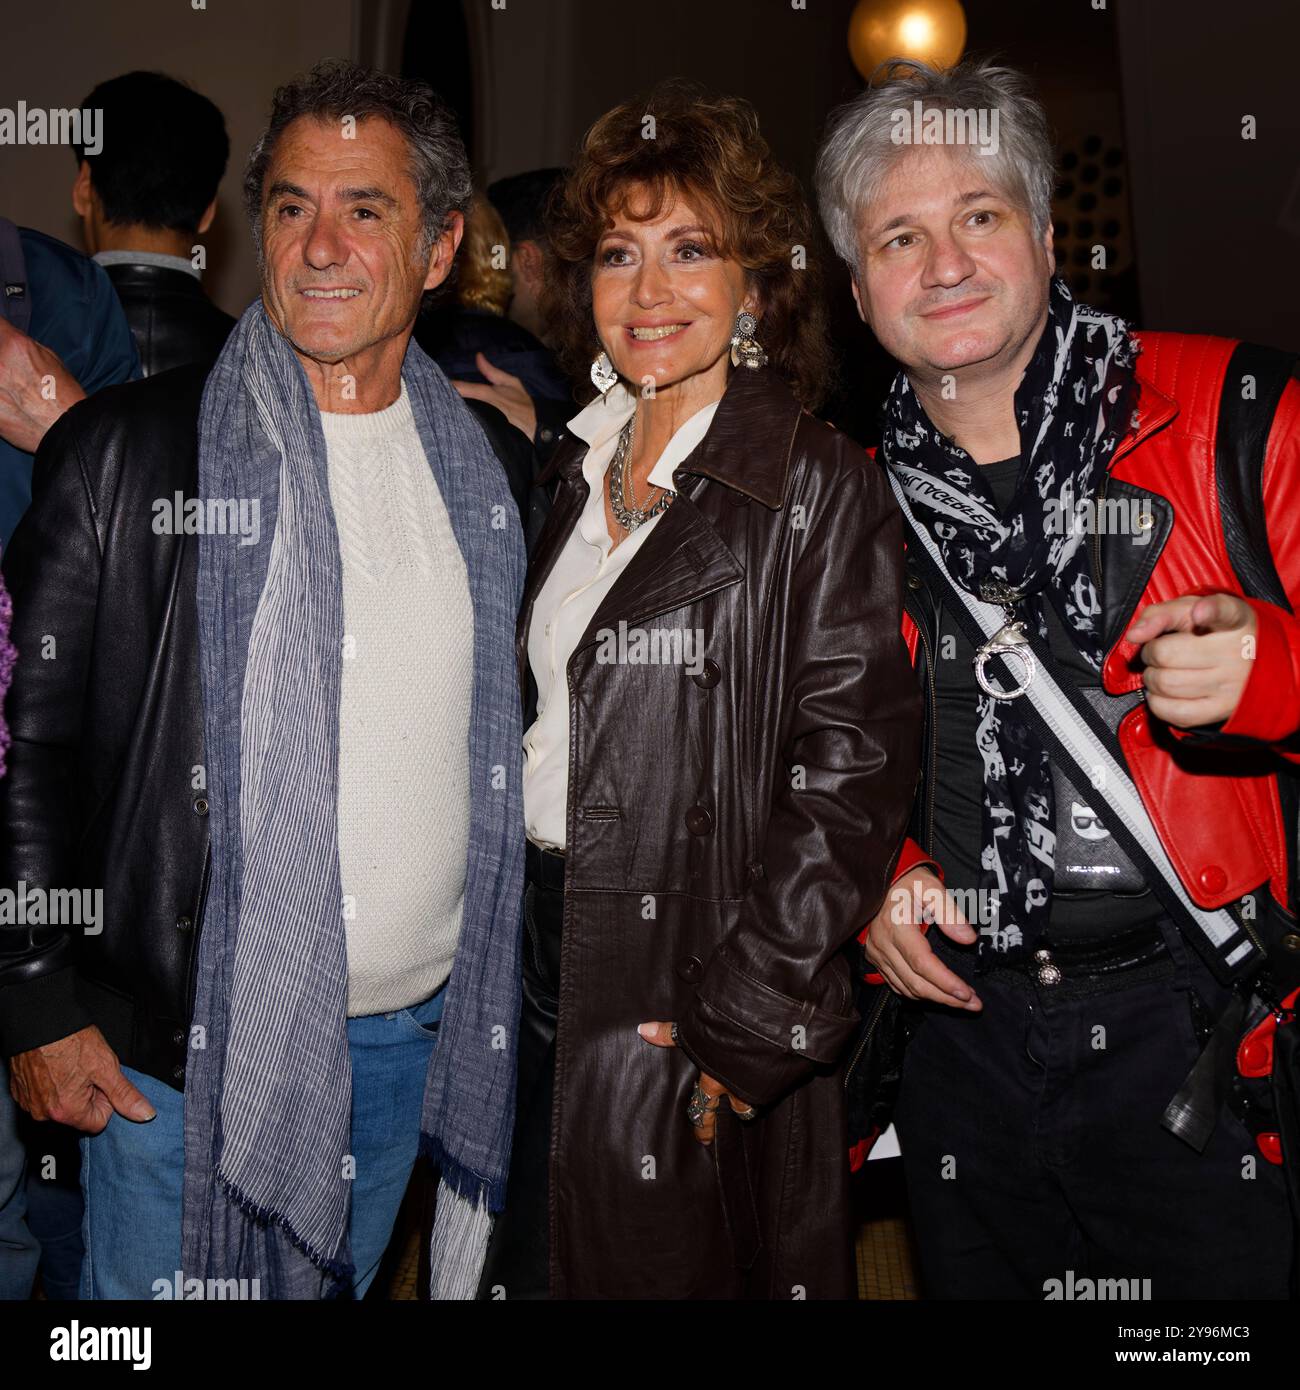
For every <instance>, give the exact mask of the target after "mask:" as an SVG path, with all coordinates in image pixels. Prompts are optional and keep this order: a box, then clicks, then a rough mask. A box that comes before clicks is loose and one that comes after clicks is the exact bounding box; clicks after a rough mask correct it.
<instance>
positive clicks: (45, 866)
mask: <svg viewBox="0 0 1300 1390" xmlns="http://www.w3.org/2000/svg"><path fill="white" fill-rule="evenodd" d="M205 376H206V370H205V369H201V368H181V369H179V370H177V371H174V372H169V373H167V374H165V375H163V376H158V377H152V378H150V379H149V380H147V381H141V382H134V383H131V384H129V385H126V386H119V387H112V388H110V389H108V390H105V391H101V392H99V393H98V394H97V395H95V396H93V397H92V398H90V399H89V400H87V401H85V402H83V403H81V404H79V405H77V406H74V407H73V408H72V409H71V410H70V411H69V412H68V413H67V414H66V415H65V416H64V417H63V418H62V419H61V420H60V421H59V422H58V423H57V424H56V425H55V426H54V427H53V428H52V429H51V430H50V431H49V433H48V434H47V435H46V437H45V439H44V441H43V442H42V444H41V447H40V450H39V451H38V453H37V455H36V464H35V469H34V474H33V500H32V506H31V509H30V510H29V511H28V512H27V514H26V515H25V516H24V518H23V520H22V521H21V522H20V523H19V526H18V529H17V531H15V533H14V536H13V539H12V541H11V542H10V545H9V548H8V550H7V551H6V552H5V557H4V577H5V582H6V584H7V586H8V588H9V592H10V594H11V595H12V598H13V606H14V622H13V628H12V638H13V641H14V644H15V646H16V647H17V648H18V653H19V656H18V664H17V666H16V668H15V672H14V681H13V686H12V688H11V691H10V695H9V702H8V715H9V727H10V731H11V733H12V737H13V744H12V747H11V749H10V752H9V773H8V776H7V777H6V778H4V779H3V780H0V888H8V889H15V888H16V886H17V884H18V883H19V882H20V881H21V882H23V883H25V884H26V885H27V887H28V888H32V887H38V888H45V889H58V888H65V889H66V888H77V889H91V890H94V889H102V891H103V913H102V917H101V919H100V921H99V923H98V924H97V925H98V931H95V932H87V931H85V930H84V929H81V930H79V929H77V928H75V927H74V928H71V929H65V928H51V927H46V926H41V925H35V926H33V925H24V926H17V925H13V924H10V925H0V1055H4V1056H13V1055H14V1054H15V1053H18V1052H23V1051H27V1050H29V1049H31V1048H34V1047H39V1046H41V1045H43V1044H45V1043H48V1042H53V1041H54V1040H56V1039H58V1038H62V1037H66V1036H67V1035H68V1034H69V1033H72V1032H75V1031H76V1030H77V1029H79V1028H83V1027H85V1026H87V1025H88V1024H91V1023H95V1024H98V1025H99V1027H100V1029H101V1030H102V1032H103V1033H104V1036H105V1037H106V1038H107V1040H108V1042H109V1045H110V1046H111V1047H112V1048H113V1050H114V1051H115V1052H116V1053H117V1054H118V1057H119V1059H120V1060H121V1061H122V1062H123V1063H124V1064H126V1065H128V1066H131V1067H134V1068H136V1069H137V1070H139V1071H144V1072H147V1073H148V1074H149V1075H151V1076H154V1077H157V1078H158V1079H159V1080H161V1081H165V1082H167V1083H168V1084H170V1085H172V1086H175V1087H177V1088H178V1089H180V1088H182V1086H183V1081H184V1076H185V1059H186V1046H185V1044H186V1035H187V1030H188V1026H189V1020H190V1017H191V1013H192V1009H193V1001H194V966H195V961H196V959H197V951H196V949H195V946H196V941H197V937H198V933H199V930H200V927H201V925H202V920H203V907H204V899H205V896H206V892H207V883H208V872H209V856H208V821H207V814H208V803H207V799H206V792H205V786H204V778H203V760H204V754H203V718H202V707H201V701H200V694H199V677H198V629H197V622H198V619H197V611H196V604H195V582H196V576H197V568H198V545H197V537H195V536H169V535H156V534H155V533H154V531H153V527H152V522H153V515H154V513H153V503H154V501H155V499H157V498H171V497H172V495H173V494H174V493H176V492H178V491H179V492H181V493H183V494H184V495H185V496H186V497H191V496H194V495H195V492H196V488H197V483H198V451H197V420H198V411H199V402H200V398H201V395H202V390H203V382H204V378H205ZM468 404H469V407H470V409H471V410H472V411H473V412H474V414H475V416H476V417H477V419H478V420H479V422H480V424H482V426H483V428H484V431H485V433H486V434H487V436H488V438H489V440H490V441H491V443H492V446H493V448H494V449H495V450H496V452H497V455H498V457H500V458H501V460H502V463H503V466H504V467H505V469H506V472H507V474H508V475H509V477H510V484H511V490H512V493H513V494H514V496H515V499H516V501H517V502H518V503H519V504H520V506H521V513H522V511H523V510H524V509H526V508H527V506H528V495H527V494H528V487H529V480H530V479H531V477H532V476H533V471H534V463H533V458H532V447H531V445H530V444H529V442H528V440H527V439H526V438H525V437H524V435H523V434H522V433H520V432H519V431H518V430H516V429H515V428H514V427H513V426H511V425H509V424H508V423H507V422H506V420H505V417H504V416H503V415H501V413H500V412H499V411H497V410H495V409H494V408H493V407H491V406H488V405H485V404H483V403H481V402H478V401H470V402H468Z"/></svg>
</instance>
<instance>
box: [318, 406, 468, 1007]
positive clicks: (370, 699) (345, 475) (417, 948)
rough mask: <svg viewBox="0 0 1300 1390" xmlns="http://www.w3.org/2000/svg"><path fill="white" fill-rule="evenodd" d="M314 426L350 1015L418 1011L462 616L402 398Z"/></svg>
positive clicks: (447, 948) (437, 867) (428, 980)
mask: <svg viewBox="0 0 1300 1390" xmlns="http://www.w3.org/2000/svg"><path fill="white" fill-rule="evenodd" d="M321 425H322V428H323V429H324V432H325V446H326V452H327V455H328V463H329V485H330V496H331V499H332V501H333V504H334V515H335V519H336V521H337V523H338V533H339V551H340V555H341V558H342V562H343V622H344V632H345V634H346V635H345V639H344V652H343V691H342V707H341V709H340V712H339V863H340V868H341V870H342V876H343V896H344V914H343V915H344V926H345V930H346V933H347V948H348V1014H349V1016H356V1015H358V1014H373V1013H387V1012H391V1011H393V1010H396V1009H402V1008H407V1007H409V1006H410V1005H412V1004H415V1003H418V1002H419V1001H420V1000H423V999H427V998H428V997H429V995H431V994H432V993H433V992H434V991H435V990H436V989H437V988H438V987H439V986H440V985H441V984H442V983H443V982H444V981H445V980H446V978H447V976H448V974H449V973H450V972H451V962H452V958H453V956H454V955H455V952H456V943H457V940H458V938H459V936H460V924H461V910H462V907H463V904H464V893H465V855H466V848H467V843H468V835H469V713H470V689H471V684H472V680H473V646H474V612H473V608H472V606H471V604H470V596H469V583H468V579H467V577H466V573H465V562H464V559H463V557H462V556H461V553H460V547H459V546H458V545H457V543H456V537H455V535H454V534H453V532H452V529H451V520H450V518H449V517H448V515H447V508H446V505H445V504H444V503H443V500H442V494H441V493H440V492H439V490H438V485H437V483H436V482H435V481H434V478H433V473H432V470H431V469H430V467H429V464H428V462H427V460H426V459H425V456H424V450H423V449H422V448H421V446H420V438H419V435H418V433H417V431H416V428H415V417H414V416H413V415H412V413H411V406H410V402H409V400H408V399H407V395H406V386H405V384H403V386H402V394H401V396H400V397H399V398H398V399H397V400H396V401H395V402H394V403H393V404H392V405H390V406H388V407H387V408H386V409H384V410H378V411H374V412H372V413H370V414H367V415H338V414H322V415H321Z"/></svg>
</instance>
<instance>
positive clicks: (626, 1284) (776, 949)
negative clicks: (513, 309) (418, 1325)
mask: <svg viewBox="0 0 1300 1390" xmlns="http://www.w3.org/2000/svg"><path fill="white" fill-rule="evenodd" d="M585 450H586V445H585V444H584V443H583V442H582V441H581V440H578V439H575V438H570V439H569V440H566V441H564V442H563V443H562V444H561V446H560V452H559V453H558V454H557V458H556V460H555V466H556V468H557V471H558V473H559V475H560V483H559V489H558V492H557V494H556V498H555V505H554V508H553V510H552V513H551V517H550V519H549V522H548V525H547V528H546V530H545V531H544V532H543V534H542V536H541V538H540V540H539V542H538V546H537V550H536V553H535V556H534V560H533V565H532V569H531V572H530V575H529V581H528V586H527V591H526V593H525V598H524V605H523V609H522V612H521V617H520V623H519V631H518V644H517V645H518V659H519V671H520V681H521V686H522V687H523V689H524V691H525V699H527V690H528V682H529V677H528V669H527V655H526V647H527V633H528V625H529V621H530V618H531V614H532V607H533V603H534V601H535V599H536V596H537V593H538V591H539V589H540V588H541V585H542V584H543V582H544V581H545V579H546V576H547V574H548V573H549V571H550V568H551V566H552V565H553V563H554V561H555V559H556V557H557V555H558V554H559V551H560V549H561V548H562V546H563V543H564V541H565V539H566V537H567V536H568V534H569V532H570V531H571V530H572V528H573V526H574V525H575V523H576V522H577V519H578V516H579V514H580V512H581V510H582V507H583V504H584V501H585V499H586V494H587V488H586V483H585V482H584V480H583V478H582V474H581V464H582V459H583V457H584V455H585ZM674 476H675V480H676V486H677V488H678V496H677V498H676V500H675V502H674V503H673V505H672V507H671V508H670V509H669V510H668V512H667V513H666V515H665V516H664V517H663V518H662V519H661V520H660V521H659V523H658V525H657V526H656V528H655V530H654V531H653V532H652V533H651V535H650V537H649V539H648V540H647V541H646V543H645V545H644V546H643V548H642V549H641V550H640V552H639V553H638V554H637V555H636V556H634V558H633V559H632V561H631V562H630V563H629V565H628V568H627V569H626V571H625V572H624V573H623V574H622V575H621V576H620V578H619V579H618V581H617V582H616V584H615V585H614V587H613V588H612V590H611V591H610V593H609V594H608V595H607V597H606V599H605V601H604V602H603V604H602V605H601V607H600V609H599V611H598V612H597V613H596V615H595V616H594V618H593V619H592V622H591V625H590V626H589V628H588V629H587V631H586V633H585V634H584V635H583V638H582V639H581V641H580V642H579V644H578V647H577V649H576V650H575V652H574V654H573V656H572V658H571V659H570V661H569V666H568V683H569V691H570V717H569V786H568V808H567V826H568V831H567V861H566V869H565V876H566V877H565V904H564V922H563V949H562V953H561V963H560V996H559V998H560V1005H559V1023H558V1031H557V1036H556V1075H555V1098H554V1109H553V1111H552V1131H551V1152H550V1262H551V1292H552V1295H553V1296H555V1297H560V1298H566V1297H567V1298H691V1297H696V1298H737V1297H756V1298H781V1299H787V1298H801V1297H807V1298H836V1297H853V1296H854V1273H853V1260H852V1231H851V1219H850V1212H849V1197H848V1179H849V1169H848V1157H847V1140H846V1135H845V1119H844V1102H843V1085H842V1073H843V1066H844V1062H845V1057H844V1053H845V1050H846V1046H847V1044H848V1042H849V1040H850V1038H851V1036H852V1035H853V1033H854V1031H855V1028H856V1025H857V1022H858V1019H857V1015H856V1013H855V1010H854V1006H853V1003H852V998H853V993H852V990H851V984H850V973H851V971H850V964H849V959H848V956H847V954H846V952H845V949H844V948H845V946H846V943H849V942H851V940H852V938H853V937H854V935H855V933H856V932H857V931H858V930H859V929H860V928H861V926H862V924H863V923H864V922H866V921H867V920H868V919H869V918H870V917H871V916H872V915H873V914H874V913H875V911H876V910H877V908H878V907H879V905H880V903H881V901H882V899H883V897H884V893H885V889H886V886H887V884H888V881H889V878H890V869H891V867H892V865H893V863H894V860H895V858H896V856H897V853H898V850H899V846H900V842H901V837H902V834H903V829H904V825H905V822H906V820H907V816H908V813H909V811H910V809H911V805H912V798H913V795H914V792H915V789H916V779H917V771H918V739H919V728H920V715H921V700H920V694H919V690H918V687H917V684H916V680H915V677H914V676H913V674H912V670H911V667H910V664H909V662H908V657H907V652H906V649H905V647H904V645H903V641H902V637H901V635H900V627H899V624H900V604H901V597H900V595H901V583H902V574H903V568H902V559H903V547H902V532H901V522H900V518H899V515H898V512H897V509H896V507H895V504H894V501H893V499H892V497H891V495H890V492H889V488H888V486H887V485H886V483H885V480H884V479H883V477H882V476H881V475H880V473H879V471H878V468H877V466H876V465H875V464H873V463H872V462H871V461H870V460H869V459H868V458H867V457H866V456H865V454H864V453H863V451H862V450H861V449H860V448H858V447H857V446H856V445H855V444H853V443H852V442H851V441H850V440H848V439H847V438H845V437H844V436H843V435H840V434H838V433H837V432H836V431H834V430H833V429H831V428H830V427H829V426H827V425H826V424H824V423H822V422H821V421H819V420H817V419H815V418H814V417H813V416H811V415H809V414H808V413H807V412H805V411H804V410H803V409H802V408H801V407H800V405H799V404H798V402H797V401H796V400H795V398H794V396H793V395H792V394H791V392H790V390H789V388H788V387H787V386H786V385H785V384H784V382H783V381H781V379H780V378H779V377H778V376H777V375H776V374H775V373H774V372H772V371H770V370H768V369H759V370H756V371H755V370H749V369H740V370H737V371H735V372H733V374H732V376H731V379H730V382H729V384H728V387H727V390H726V393H725V395H724V396H723V399H722V401H721V402H720V404H719V406H718V410H717V412H716V414H715V415H714V418H713V421H712V424H711V426H710V429H709V432H708V434H707V435H706V436H705V438H704V439H703V440H702V441H701V443H700V444H699V445H698V447H697V448H696V449H695V450H694V452H693V453H692V454H691V455H690V456H689V457H688V458H687V459H685V460H684V461H683V462H682V464H681V465H680V466H679V467H678V469H677V470H676V473H675V475H674ZM620 623H626V624H627V638H628V645H627V647H626V652H627V653H628V654H629V655H631V654H632V653H633V652H634V650H635V644H634V634H635V632H636V631H637V630H638V629H640V630H642V631H644V632H645V633H646V634H647V640H648V641H654V640H656V639H654V638H653V637H652V636H650V634H651V630H652V629H655V628H657V629H659V630H660V632H661V633H664V632H672V631H678V632H686V631H692V632H698V634H699V635H700V636H701V637H702V639H703V657H704V659H703V661H702V663H701V661H700V660H699V653H698V652H696V653H695V657H696V659H695V660H694V661H693V662H690V663H689V664H690V666H691V667H693V668H694V669H693V670H692V669H687V664H686V663H683V664H650V663H645V662H637V661H634V660H624V661H621V662H620V661H617V660H616V661H611V660H609V659H604V660H601V659H598V658H599V655H600V653H601V643H602V636H601V634H602V633H603V632H604V633H617V632H618V631H619V624H620ZM604 640H605V641H606V643H607V644H608V640H609V639H608V638H605V639H604ZM682 650H683V651H686V650H687V649H686V648H683V649H682ZM610 651H611V648H610V647H609V646H608V645H606V646H605V648H604V653H605V656H606V658H608V656H609V654H610ZM661 654H662V649H661ZM649 1020H666V1021H676V1022H677V1023H678V1024H679V1027H680V1047H679V1048H676V1049H667V1048H659V1047H655V1046H652V1045H651V1044H649V1043H646V1042H644V1041H643V1040H642V1039H641V1038H640V1037H639V1036H638V1034H637V1031H636V1029H637V1025H638V1024H639V1023H642V1022H646V1021H649ZM700 1069H703V1070H704V1071H706V1072H707V1073H709V1074H710V1075H712V1076H715V1077H717V1078H719V1079H720V1080H721V1081H722V1082H724V1083H725V1084H726V1085H728V1086H729V1087H732V1088H734V1094H735V1095H736V1096H737V1097H738V1098H740V1099H742V1100H744V1101H747V1102H749V1103H751V1104H754V1105H756V1106H757V1107H759V1111H760V1115H759V1118H758V1119H757V1120H755V1121H751V1122H748V1123H746V1122H743V1121H741V1120H738V1119H737V1118H735V1117H734V1115H732V1113H731V1111H730V1108H729V1107H728V1106H727V1105H726V1104H725V1102H724V1104H723V1107H722V1110H721V1112H720V1116H719V1122H718V1134H717V1139H716V1141H715V1142H714V1144H713V1145H712V1146H711V1147H709V1148H706V1147H704V1146H702V1145H701V1144H700V1143H699V1142H698V1141H697V1140H696V1139H695V1138H694V1135H693V1131H692V1129H691V1126H690V1123H689V1121H688V1119H687V1117H686V1106H687V1101H688V1100H689V1098H690V1093H691V1088H692V1085H693V1084H694V1081H695V1078H696V1073H697V1072H698V1071H699V1070H700Z"/></svg>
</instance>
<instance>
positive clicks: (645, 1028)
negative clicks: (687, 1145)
mask: <svg viewBox="0 0 1300 1390" xmlns="http://www.w3.org/2000/svg"><path fill="white" fill-rule="evenodd" d="M636 1031H637V1032H638V1033H640V1034H641V1036H642V1037H643V1038H644V1039H645V1040H646V1042H648V1043H653V1044H654V1045H655V1046H656V1047H676V1046H677V1044H676V1043H675V1042H674V1041H673V1025H672V1024H671V1023H643V1024H641V1026H640V1027H639V1028H638V1029H637V1030H636ZM699 1086H700V1090H702V1091H703V1092H704V1094H705V1096H706V1098H707V1100H706V1106H707V1108H706V1109H705V1112H704V1119H703V1123H701V1124H699V1125H696V1126H695V1137H696V1138H697V1139H698V1140H699V1141H700V1143H701V1144H712V1143H713V1136H714V1134H715V1133H716V1131H717V1128H718V1107H719V1106H720V1105H721V1104H722V1100H721V1097H722V1096H726V1097H727V1099H728V1100H730V1102H731V1108H732V1109H733V1110H734V1111H735V1112H736V1113H737V1114H738V1115H743V1116H744V1117H745V1118H746V1119H749V1118H750V1113H751V1111H752V1110H753V1106H751V1105H747V1104H746V1103H745V1102H744V1101H743V1100H737V1099H736V1097H735V1096H733V1095H731V1094H730V1093H729V1092H728V1090H727V1088H726V1087H725V1086H724V1085H723V1084H722V1082H721V1081H716V1080H714V1078H713V1077H711V1076H706V1075H705V1074H704V1072H701V1073H700V1080H699Z"/></svg>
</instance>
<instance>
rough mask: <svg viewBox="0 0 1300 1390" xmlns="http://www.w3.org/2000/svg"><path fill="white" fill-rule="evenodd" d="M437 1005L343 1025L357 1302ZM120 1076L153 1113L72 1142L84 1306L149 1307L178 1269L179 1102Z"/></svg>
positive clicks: (149, 1083)
mask: <svg viewBox="0 0 1300 1390" xmlns="http://www.w3.org/2000/svg"><path fill="white" fill-rule="evenodd" d="M445 997H446V989H445V987H444V988H443V989H441V990H439V991H438V993H437V994H435V995H433V996H432V997H431V998H429V999H426V1000H425V1001H424V1003H423V1004H416V1005H414V1006H413V1007H412V1008H409V1009H399V1010H397V1011H396V1012H395V1013H389V1014H369V1015H366V1016H364V1017H361V1018H350V1019H348V1052H349V1054H350V1056H351V1059H352V1153H353V1156H354V1157H355V1159H356V1173H357V1175H356V1178H355V1179H354V1181H353V1188H352V1213H351V1223H350V1225H349V1228H348V1234H349V1239H350V1243H351V1247H352V1262H353V1265H354V1266H355V1269H356V1274H355V1277H354V1280H353V1285H352V1289H353V1294H354V1295H355V1297H357V1298H361V1297H363V1296H364V1295H365V1292H366V1290H367V1289H368V1288H369V1287H370V1284H371V1282H372V1281H373V1279H374V1277H375V1274H376V1273H377V1271H378V1269H379V1263H380V1261H381V1260H382V1259H383V1256H384V1251H385V1250H386V1249H387V1247H388V1242H389V1239H390V1237H391V1236H392V1233H393V1226H394V1224H395V1222H396V1220H397V1211H398V1208H399V1207H400V1206H401V1204H402V1196H403V1194H404V1193H405V1191H406V1186H407V1183H408V1181H409V1180H410V1176H411V1170H412V1168H414V1166H415V1160H416V1157H417V1154H418V1152H419V1145H420V1110H421V1103H422V1101H423V1099H424V1081H425V1075H426V1073H427V1072H428V1069H429V1058H430V1056H431V1054H432V1052H433V1048H434V1044H435V1043H436V1041H437V1037H438V1021H439V1019H441V1017H442V1005H443V1001H444V999H445ZM123 1071H124V1072H125V1074H126V1076H127V1078H128V1080H130V1082H131V1084H132V1085H134V1086H137V1087H139V1089H140V1090H141V1091H143V1092H144V1094H145V1095H146V1096H148V1098H149V1102H150V1104H151V1105H152V1106H153V1107H154V1109H155V1110H156V1111H157V1112H158V1113H157V1115H156V1116H155V1117H154V1118H153V1119H152V1120H148V1121H146V1122H145V1123H144V1124H137V1123H134V1122H133V1121H131V1120H125V1119H123V1118H122V1116H121V1115H118V1114H114V1115H113V1116H112V1117H111V1119H110V1120H109V1122H108V1125H107V1127H106V1128H105V1129H104V1130H103V1131H102V1133H100V1134H94V1135H86V1136H85V1137H83V1138H82V1141H81V1189H82V1192H83V1194H84V1196H85V1203H86V1214H85V1221H84V1225H83V1227H82V1235H83V1239H84V1241H85V1247H86V1254H85V1259H84V1260H83V1262H82V1266H81V1296H82V1298H85V1299H115V1298H153V1297H155V1296H156V1294H158V1293H161V1289H160V1288H158V1289H156V1288H155V1281H165V1282H166V1284H167V1285H168V1287H171V1285H172V1283H173V1278H174V1275H175V1271H177V1270H178V1269H180V1267H181V1193H182V1181H183V1177H184V1170H185V1098H184V1096H183V1095H182V1094H181V1093H180V1092H179V1091H174V1090H173V1089H172V1088H171V1087H170V1086H167V1085H165V1084H164V1083H163V1082H161V1081H156V1080H154V1078H153V1077H151V1076H145V1075H144V1074H143V1073H141V1072H137V1071H134V1070H132V1069H130V1068H127V1067H124V1068H123Z"/></svg>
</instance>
